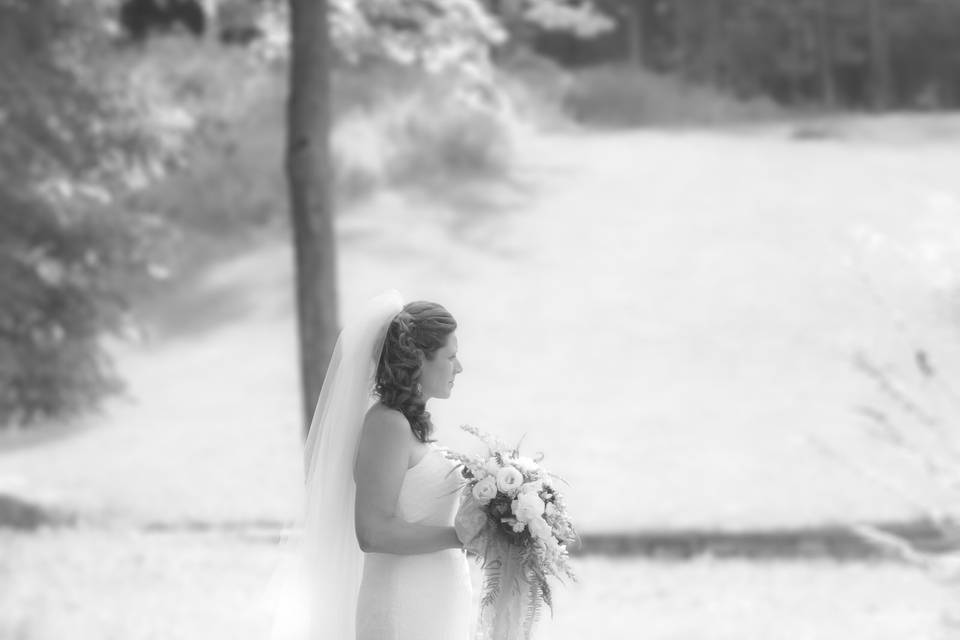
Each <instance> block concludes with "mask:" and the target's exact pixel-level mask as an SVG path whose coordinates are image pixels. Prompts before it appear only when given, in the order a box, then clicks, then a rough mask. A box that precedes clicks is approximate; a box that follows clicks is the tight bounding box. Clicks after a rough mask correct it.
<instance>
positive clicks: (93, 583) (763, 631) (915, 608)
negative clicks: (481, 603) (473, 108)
mask: <svg viewBox="0 0 960 640" xmlns="http://www.w3.org/2000/svg"><path fill="white" fill-rule="evenodd" d="M0 541H2V543H3V545H4V550H5V553H4V554H3V556H2V557H0V577H2V578H3V580H4V596H3V597H4V607H3V609H2V611H3V614H2V617H0V636H2V637H4V638H9V639H10V640H26V639H30V640H53V639H57V638H64V637H70V638H78V639H91V640H93V639H97V640H100V639H103V640H107V639H111V638H124V639H125V640H143V639H148V638H183V639H184V640H189V639H193V638H196V639H198V640H199V639H201V638H203V639H207V640H219V639H223V640H247V639H250V640H254V639H261V638H265V637H266V634H267V630H268V617H267V614H266V609H265V608H263V607H262V606H259V605H258V604H257V603H258V602H259V601H260V600H259V599H260V597H261V596H262V589H263V586H264V584H266V581H267V579H268V578H269V576H270V571H271V570H272V566H273V565H272V560H273V556H272V547H271V546H270V545H269V544H265V543H264V542H262V541H255V540H250V539H244V538H243V537H242V536H237V535H222V534H187V533H181V532H173V533H143V532H132V531H128V532H118V531H104V530H96V529H80V530H74V531H50V532H41V533H36V534H29V535H21V534H10V533H4V534H2V535H0ZM576 567H577V569H578V571H579V574H580V583H578V584H575V585H572V586H571V587H570V588H568V589H567V588H561V589H559V590H558V593H557V601H558V602H557V609H556V613H555V616H554V617H553V618H552V619H551V618H550V617H549V612H547V614H546V616H545V619H543V620H542V621H541V624H540V632H539V633H540V636H539V637H543V638H546V639H554V640H568V639H569V640H574V639H578V638H584V637H596V638H605V639H610V640H621V639H622V640H633V639H635V638H650V639H652V640H675V639H680V638H705V639H706V638H709V639H711V640H728V639H729V640H768V639H780V638H783V639H784V640H805V639H810V640H848V639H851V638H858V639H863V640H903V639H904V638H910V640H934V639H937V638H939V637H940V636H938V635H937V634H938V628H939V615H940V614H939V609H940V608H941V607H945V606H946V604H947V602H948V598H947V594H946V592H945V591H942V590H939V589H937V588H934V587H933V586H931V584H930V583H929V582H927V581H925V580H924V578H923V577H922V576H920V575H918V574H916V573H913V572H911V571H909V570H907V569H903V568H900V567H898V566H896V565H887V564H880V565H870V564H857V563H852V564H832V563H829V562H812V563H811V562H775V563H749V562H743V561H720V560H711V559H709V558H701V559H697V560H694V561H691V562H685V563H671V562H655V561H648V560H639V559H635V560H630V559H626V560H625V559H611V558H592V557H591V558H584V559H580V560H579V561H578V562H577V564H576Z"/></svg>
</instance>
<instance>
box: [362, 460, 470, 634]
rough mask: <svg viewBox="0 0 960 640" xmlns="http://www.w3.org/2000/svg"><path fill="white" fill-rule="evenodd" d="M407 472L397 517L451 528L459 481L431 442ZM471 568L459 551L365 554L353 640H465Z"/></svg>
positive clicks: (468, 627)
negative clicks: (355, 633) (355, 639)
mask: <svg viewBox="0 0 960 640" xmlns="http://www.w3.org/2000/svg"><path fill="white" fill-rule="evenodd" d="M428 447H429V448H428V449H427V452H426V454H425V455H424V456H423V457H422V458H421V459H420V461H419V462H417V464H416V465H414V466H413V467H411V468H410V469H408V470H407V472H406V474H405V475H404V478H403V483H402V485H401V487H400V497H399V499H398V501H397V509H396V515H397V516H399V517H400V518H403V519H404V520H406V521H407V522H415V523H419V524H425V525H435V526H453V518H454V514H455V512H456V508H457V504H458V495H459V491H458V488H459V486H460V478H459V475H458V474H456V473H450V470H451V469H452V468H453V466H454V465H453V463H452V462H451V461H450V460H448V459H447V458H446V457H444V455H443V451H442V450H441V449H440V448H439V447H438V446H436V445H435V444H432V443H431V444H430V445H428ZM472 604H473V603H472V587H471V582H470V568H469V566H468V564H467V558H466V555H465V554H464V552H463V551H461V550H459V549H444V550H442V551H436V552H433V553H422V554H414V555H396V554H390V553H367V554H364V562H363V578H362V582H361V585H360V593H359V598H358V602H357V612H356V614H357V615H356V625H357V626H356V628H357V640H469V639H470V638H471V637H472V636H471V633H472V629H471V626H472V624H473V622H474V620H473V615H472V613H473V610H472Z"/></svg>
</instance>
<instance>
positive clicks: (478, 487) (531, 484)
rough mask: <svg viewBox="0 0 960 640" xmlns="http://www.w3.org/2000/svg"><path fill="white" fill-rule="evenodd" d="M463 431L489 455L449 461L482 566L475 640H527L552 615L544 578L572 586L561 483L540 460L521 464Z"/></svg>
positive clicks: (570, 537)
mask: <svg viewBox="0 0 960 640" xmlns="http://www.w3.org/2000/svg"><path fill="white" fill-rule="evenodd" d="M461 428H462V429H464V430H465V431H467V432H468V433H471V434H473V435H474V436H476V437H478V438H480V439H481V440H482V441H483V442H484V443H485V444H486V445H487V447H488V449H489V453H488V455H487V456H486V457H479V456H469V455H463V454H457V453H451V454H449V455H450V457H451V458H452V459H453V460H455V461H457V462H458V463H459V465H458V467H457V468H458V469H459V470H460V473H461V474H462V476H463V477H464V479H465V480H466V483H465V486H464V487H463V489H462V492H461V495H460V507H459V510H458V512H457V518H458V519H461V520H464V521H473V522H476V523H477V524H479V525H480V526H478V527H476V528H478V529H479V530H480V533H479V535H478V536H477V537H476V538H475V540H474V541H473V542H471V547H472V550H474V551H476V552H477V555H478V556H479V557H480V558H481V560H482V562H483V574H484V578H483V595H482V598H481V600H480V622H479V631H480V634H479V637H480V638H482V639H483V640H529V638H530V637H531V635H532V633H533V625H534V623H535V622H536V620H537V618H538V617H539V615H540V612H541V609H542V607H543V605H544V604H546V605H547V606H548V607H550V610H551V612H552V611H553V601H552V598H551V591H550V584H549V583H548V582H547V577H548V576H553V577H555V578H558V579H560V580H561V581H562V580H563V579H564V578H569V579H571V580H575V579H576V577H575V576H574V573H573V571H572V569H571V568H570V565H569V557H568V555H567V545H568V544H571V543H573V542H575V541H576V540H577V534H576V531H575V530H574V527H573V523H572V522H571V521H570V518H569V517H568V516H567V512H566V505H565V504H564V500H563V495H562V494H560V492H558V491H557V489H556V481H557V480H561V479H560V478H559V477H558V476H555V475H553V474H551V473H549V472H548V471H546V470H545V469H544V468H543V467H541V466H540V464H539V461H540V459H541V458H542V456H540V457H538V458H537V459H536V460H534V459H531V458H528V457H525V456H521V455H520V451H519V445H518V446H517V447H512V448H511V447H508V446H507V445H505V444H503V443H502V442H501V441H499V440H497V439H496V438H494V437H492V436H490V435H488V434H485V433H483V432H481V431H479V430H478V429H474V428H473V427H470V426H467V425H464V426H463V427H461Z"/></svg>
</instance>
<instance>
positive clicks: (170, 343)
mask: <svg viewBox="0 0 960 640" xmlns="http://www.w3.org/2000/svg"><path fill="white" fill-rule="evenodd" d="M933 122H934V121H932V120H928V119H924V118H915V119H908V118H899V119H890V120H887V121H886V122H884V121H876V122H874V123H873V124H863V123H860V122H856V121H854V122H850V123H842V122H841V123H839V124H833V125H830V126H831V127H833V129H829V128H828V130H826V132H825V134H824V135H826V137H825V138H824V137H818V138H816V139H808V138H804V139H798V138H797V137H795V136H794V135H792V134H793V132H795V131H796V130H797V128H796V126H793V125H790V124H779V125H765V126H763V127H756V128H750V127H741V128H738V129H728V130H722V129H721V130H713V131H709V132H708V131H697V130H688V131H674V132H669V133H667V132H653V131H650V132H618V133H615V134H614V133H604V134H599V133H580V132H567V133H563V134H554V135H550V136H532V135H531V136H530V137H528V138H526V139H522V140H520V141H519V143H518V144H519V146H520V149H519V150H520V161H519V163H518V168H517V171H516V174H515V177H514V179H513V180H512V181H511V182H509V183H497V184H495V185H489V184H475V183H466V182H465V183H462V184H457V183H453V184H450V185H448V188H446V189H445V190H444V191H443V192H442V197H438V198H427V197H425V196H412V195H409V194H402V193H397V192H393V191H388V192H384V193H383V194H381V195H380V196H378V197H376V198H373V199H371V200H367V201H365V202H364V203H363V204H362V205H358V206H356V207H354V208H352V209H350V210H348V211H345V212H344V213H343V215H342V216H341V218H340V220H339V237H340V241H341V244H340V247H339V250H340V255H339V259H340V273H339V277H340V283H341V292H342V300H343V312H344V315H345V316H349V314H350V313H351V311H352V310H354V309H356V308H357V307H358V305H359V304H361V303H362V301H364V300H365V299H367V298H368V297H370V296H371V295H374V294H376V293H378V292H379V291H380V290H382V289H385V288H388V287H396V288H398V289H399V290H400V291H401V292H403V294H404V295H405V296H406V298H408V299H416V298H426V299H434V300H437V301H440V302H442V303H443V304H444V305H446V306H447V307H448V308H449V309H450V310H451V312H452V313H453V314H454V315H455V316H456V317H457V319H458V321H459V323H460V329H459V330H458V335H459V342H460V357H461V360H462V361H463V363H464V368H465V371H464V373H463V374H462V375H461V376H460V377H459V378H458V380H457V385H456V388H455V391H454V396H453V397H452V399H451V400H449V401H447V402H445V403H439V402H438V403H437V404H436V406H431V410H432V411H433V413H434V417H435V421H436V422H437V424H438V426H439V431H438V434H437V435H438V438H439V439H440V440H441V442H443V443H446V444H448V445H450V446H454V447H469V446H473V443H471V442H470V441H469V440H468V438H467V437H466V436H465V435H464V434H462V433H460V432H458V430H457V425H458V424H460V423H464V422H470V423H472V424H474V425H475V426H478V427H481V428H483V429H486V430H490V431H494V432H497V433H498V434H500V435H502V436H504V437H505V438H507V439H519V438H520V437H521V436H523V435H524V434H526V438H525V440H524V442H523V447H524V448H525V449H528V450H530V451H540V450H542V451H543V452H544V453H545V454H546V459H545V463H546V464H547V465H549V466H550V467H551V468H552V469H554V470H555V471H557V472H558V473H560V474H561V475H563V476H564V477H565V478H567V480H568V481H569V483H570V486H569V488H568V489H567V493H568V495H569V502H570V509H571V511H572V512H573V514H574V516H575V517H576V518H577V519H578V521H579V523H580V525H581V529H582V530H583V531H585V532H607V531H631V530H637V529H640V528H643V527H656V528H670V527H683V526H699V527H710V528H719V529H744V528H750V527H757V526H764V527H769V526H777V525H783V526H787V525H798V524H800V525H816V524H823V523H831V522H837V521H843V520H848V519H851V518H908V517H913V516H915V515H916V513H915V512H914V510H913V508H912V506H911V505H909V504H907V503H905V502H904V501H902V500H900V499H898V498H897V497H896V496H895V495H893V494H891V493H890V492H889V491H887V490H885V489H883V488H881V487H878V486H875V485H873V484H871V483H870V482H869V481H867V480H866V479H864V478H863V477H862V476H861V475H859V474H858V473H856V472H855V471H853V470H852V468H851V467H850V466H848V465H846V464H844V463H843V462H840V461H838V459H836V458H834V457H830V456H825V455H824V454H823V453H822V452H821V451H820V450H819V449H818V448H816V447H815V446H813V445H812V444H811V439H812V438H816V439H819V440H822V441H826V442H828V443H829V444H830V445H831V446H832V447H834V448H835V449H837V451H838V452H839V453H840V457H841V458H842V457H844V456H846V457H848V458H849V459H850V460H856V461H859V462H865V463H869V464H871V465H874V466H878V467H880V468H883V469H884V470H885V472H886V474H887V477H888V478H890V479H893V480H895V481H896V482H898V483H902V484H904V486H908V487H910V488H911V490H913V491H916V492H924V495H930V496H935V493H934V491H935V489H934V487H932V486H929V485H927V484H925V483H924V482H923V480H922V478H921V477H920V476H919V475H918V474H914V473H912V472H911V471H910V469H909V467H908V466H906V465H904V464H902V462H901V461H899V460H897V459H896V458H895V457H892V456H889V455H887V454H885V453H884V451H883V449H882V447H880V446H879V445H877V444H876V443H873V442H871V441H870V440H869V439H868V438H867V437H866V436H865V435H864V433H863V426H864V425H863V424H862V422H861V419H860V418H858V416H857V415H856V413H855V409H856V407H857V406H858V405H861V404H869V403H871V402H873V401H875V400H876V399H877V398H878V395H877V391H876V389H874V388H873V386H872V385H871V383H870V381H868V380H865V379H863V377H862V375H860V374H858V372H857V371H856V370H855V369H854V367H853V366H852V364H851V358H852V355H853V354H854V353H855V351H856V350H864V351H866V352H868V353H870V354H871V355H872V356H874V357H875V358H876V359H877V360H878V361H880V362H882V363H884V364H886V365H889V366H891V367H899V366H902V365H903V363H904V362H906V363H907V364H909V359H910V358H911V356H912V353H913V351H912V349H914V348H915V347H916V346H917V344H920V343H922V345H923V346H924V347H925V348H927V349H929V350H930V351H931V353H933V354H934V358H935V359H936V361H937V364H938V367H939V368H940V370H941V371H942V372H943V375H947V376H948V375H949V372H954V373H957V371H956V370H957V367H958V365H960V358H958V353H957V346H956V345H957V344H958V341H957V335H956V332H957V329H956V327H957V326H958V324H957V319H958V314H960V311H958V310H960V307H958V305H957V298H956V293H955V292H956V279H955V278H956V273H957V271H956V270H951V269H955V267H956V266H957V264H958V260H957V258H958V249H957V247H960V235H958V234H960V231H958V227H957V225H956V220H957V216H958V215H960V182H958V181H957V179H956V176H957V173H956V171H957V167H960V150H958V149H960V146H958V145H957V142H958V141H960V135H958V134H957V133H956V131H957V129H958V128H960V126H958V125H957V123H956V121H954V120H951V119H949V118H947V119H940V120H937V121H936V125H937V128H936V130H935V131H934V132H933V133H930V126H931V123H933ZM801 177H802V179H803V184H804V186H803V188H802V189H801V188H799V187H798V181H799V180H800V178H801ZM290 263H291V258H290V254H289V251H288V249H287V236H286V234H285V231H284V230H283V229H278V228H267V229H266V230H265V231H264V233H263V237H262V238H261V239H260V240H258V241H257V242H256V243H254V245H253V246H252V247H251V248H250V249H249V250H247V251H245V252H244V253H243V254H242V255H238V256H236V257H233V258H230V259H227V260H224V261H221V262H218V263H217V264H215V265H214V266H212V267H211V268H209V269H204V270H202V271H198V272H197V273H196V274H195V275H193V276H192V277H190V278H189V279H187V281H186V282H185V284H184V285H183V286H181V287H178V288H177V289H176V290H174V291H170V292H167V293H166V294H164V297H163V298H161V299H158V300H153V301H150V302H149V304H147V305H145V306H144V308H145V309H147V310H148V313H147V315H146V317H145V318H144V321H145V323H146V326H147V335H146V337H145V338H144V339H143V340H142V341H141V342H139V343H132V344H131V343H123V344H117V345H116V346H115V347H114V351H115V353H116V354H117V355H118V362H119V366H120V368H121V371H122V373H123V374H124V375H125V377H126V379H127V380H128V382H129V391H128V394H127V396H126V397H125V398H122V399H120V400H118V401H115V402H113V403H111V404H110V406H109V407H108V408H107V410H106V411H105V412H104V413H103V414H102V415H95V416H92V417H90V418H88V419H85V420H84V421H82V422H81V423H78V424H76V425H71V428H70V429H59V430H58V429H56V428H49V429H46V430H44V429H40V430H39V431H35V432H33V433H32V434H19V435H18V434H16V433H13V434H7V435H4V436H3V440H2V448H0V491H8V492H13V493H14V494H15V495H17V496H20V497H22V498H24V499H26V500H29V501H32V502H35V503H37V504H41V505H45V506H47V507H48V508H49V509H51V510H53V511H56V510H59V511H62V512H65V513H68V514H72V515H73V516H74V517H75V518H76V520H77V523H78V524H77V526H76V527H75V528H70V527H68V528H61V529H56V530H50V531H38V532H35V533H17V532H10V531H5V532H3V533H2V536H0V544H2V553H0V571H2V573H0V598H2V601H0V636H2V637H4V638H7V637H10V638H13V639H17V640H20V639H23V640H27V639H29V640H42V639H47V638H51V639H52V638H64V637H68V636H69V637H71V638H77V639H90V640H93V639H98V640H99V639H103V638H124V639H125V640H135V639H139V638H198V639H199V638H204V639H212V638H237V639H242V638H259V637H263V631H264V630H265V628H266V627H265V624H266V622H265V617H264V614H263V612H262V611H260V610H258V609H257V607H256V606H254V605H253V604H251V603H252V602H254V601H256V599H257V597H258V595H259V593H260V589H261V588H262V587H263V586H264V584H265V580H266V578H267V577H268V576H269V573H270V570H271V567H272V564H273V561H274V557H273V555H272V553H273V551H272V546H271V545H270V544H269V543H268V542H267V541H266V540H265V539H264V537H263V536H262V535H261V536H258V537H251V536H249V535H248V534H249V533H250V532H251V531H255V530H256V529H257V527H258V526H259V525H264V526H266V527H268V528H271V527H274V526H275V525H276V524H278V523H282V522H284V521H285V520H287V519H289V518H290V517H291V516H292V515H293V513H294V511H295V509H296V504H297V499H298V487H299V482H300V478H301V473H302V471H301V469H300V468H299V466H298V465H299V464H300V458H299V453H298V447H299V432H298V429H299V427H298V425H299V422H298V420H299V416H298V415H297V409H298V407H299V404H298V402H297V392H298V389H299V387H298V382H297V377H296V370H295V355H294V354H295V344H294V325H293V320H292V302H291V282H290V279H291V268H290ZM904 327H908V330H904ZM917 341H919V342H917ZM158 529H160V530H158ZM206 529H210V531H207V532H205V530H206ZM577 566H578V567H579V570H580V573H581V575H582V582H581V584H579V585H576V586H574V587H572V588H571V589H569V590H562V589H561V591H560V593H559V594H558V601H559V606H558V608H557V616H556V619H555V620H553V621H552V622H551V621H545V622H544V633H543V637H544V638H545V639H550V638H553V639H557V640H560V639H564V638H571V639H572V638H583V637H585V636H588V635H589V636H590V637H596V638H637V637H642V638H648V639H671V640H680V639H685V638H705V639H706V638H709V639H727V638H730V639H734V638H737V639H750V638H757V639H758V640H760V639H764V640H767V639H773V638H785V639H787V638H789V639H790V640H796V639H802V638H811V639H824V640H832V639H834V638H836V639H837V640H840V639H844V640H853V639H856V640H884V639H887V638H889V639H890V640H894V639H896V640H902V639H905V638H909V639H910V640H927V639H933V638H936V637H937V636H936V635H935V634H936V630H937V627H938V616H939V615H940V611H941V609H942V608H943V606H944V604H945V603H946V601H947V594H946V592H945V591H943V590H942V589H941V588H939V587H936V586H934V585H933V584H932V583H929V582H927V581H925V580H924V578H923V577H922V576H921V575H919V574H917V573H914V572H913V571H911V570H909V569H907V568H904V567H901V566H899V565H896V564H892V563H882V564H856V563H851V564H835V563H831V562H829V561H826V560H824V561H817V562H812V561H807V562H803V561H796V562H773V563H757V564H753V563H749V562H745V561H719V560H716V561H712V560H710V559H705V558H704V559H697V560H694V561H691V562H689V563H667V562H664V563H660V562H653V561H648V560H644V559H608V558H599V557H592V556H588V557H585V558H581V559H579V560H578V562H577ZM547 629H549V632H547V631H546V630H547Z"/></svg>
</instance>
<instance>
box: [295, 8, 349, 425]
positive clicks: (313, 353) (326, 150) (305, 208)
mask: <svg viewBox="0 0 960 640" xmlns="http://www.w3.org/2000/svg"><path fill="white" fill-rule="evenodd" d="M290 34H291V39H290V92H289V100H288V103H287V149H286V167H287V180H288V184H289V190H290V215H291V223H292V224H291V228H292V232H293V246H294V260H295V266H296V272H295V274H296V294H297V321H298V331H299V341H300V348H299V354H300V374H301V384H302V395H303V397H302V401H303V417H304V434H306V431H307V430H308V429H309V427H310V420H311V417H312V415H313V411H314V405H315V404H316V400H317V397H318V396H319V395H320V387H322V386H323V378H324V372H325V371H326V367H327V363H328V362H329V361H330V357H331V356H332V355H333V347H334V344H335V342H336V338H337V331H338V324H337V323H338V320H337V269H336V250H335V245H336V243H335V241H334V229H333V198H332V197H331V193H330V187H331V185H332V184H333V180H332V178H333V176H332V170H331V169H332V167H331V162H330V142H329V140H330V47H329V29H328V22H327V2H326V0H290Z"/></svg>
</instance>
